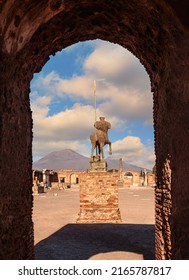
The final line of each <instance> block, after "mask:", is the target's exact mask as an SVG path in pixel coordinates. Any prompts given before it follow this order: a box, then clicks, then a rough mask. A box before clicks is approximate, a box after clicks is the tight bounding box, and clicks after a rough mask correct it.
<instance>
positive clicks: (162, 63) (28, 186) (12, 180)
mask: <svg viewBox="0 0 189 280" xmlns="http://www.w3.org/2000/svg"><path fill="white" fill-rule="evenodd" d="M188 10H189V3H188V1H187V0H182V1H177V0H175V1H171V0H132V1H130V0H117V1H114V0H110V1H104V0H98V1H92V0H80V1H73V0H69V1H67V0H56V1H55V0H48V1H47V0H41V1H37V0H33V1H31V0H23V1H20V0H17V1H11V0H0V61H1V63H0V93H1V94H0V145H1V147H0V151H1V156H0V160H1V164H0V166H1V177H0V259H34V258H35V256H34V231H33V222H32V208H33V196H32V112H31V109H30V102H29V93H30V81H31V79H32V77H33V75H34V73H37V72H39V71H40V70H41V68H42V67H43V65H44V64H45V63H46V62H47V61H48V59H49V56H50V55H53V54H55V53H56V52H57V51H60V50H62V49H63V48H65V47H67V46H70V45H72V44H74V43H77V42H79V41H85V40H92V39H97V38H98V39H102V40H106V41H109V42H112V43H117V44H119V45H121V46H123V47H124V48H126V49H128V50H129V51H130V52H132V53H133V54H134V55H135V56H136V57H137V58H138V59H139V60H140V62H141V64H143V65H144V67H145V69H146V71H147V73H148V75H149V77H150V80H151V91H152V94H153V100H154V106H153V117H154V131H155V153H156V170H157V186H156V189H155V198H156V199H155V208H156V214H155V215H156V226H155V227H156V233H155V242H156V259H189V193H188V182H189V172H188V169H189V145H188V142H189V141H188V140H189V124H188V123H189V122H188V119H189V109H188V104H189V80H188V68H189V56H188V53H189V17H188ZM125 103H126V101H125ZM126 107H127V104H126V105H125V108H126ZM128 176H129V175H128Z"/></svg>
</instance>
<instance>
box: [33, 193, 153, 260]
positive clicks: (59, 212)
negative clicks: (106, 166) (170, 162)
mask: <svg viewBox="0 0 189 280" xmlns="http://www.w3.org/2000/svg"><path fill="white" fill-rule="evenodd" d="M119 208H120V211H121V217H122V223H119V224H76V223H75V221H76V220H77V217H78V213H79V189H77V188H73V189H66V190H61V191H52V190H51V191H48V193H46V194H40V195H38V196H35V197H34V211H33V221H34V236H35V258H36V259H44V260H48V259H52V260H87V259H91V260H104V259H105V260H112V259H113V260H114V259H116V260H119V259H120V260H137V259H138V260H141V259H148V260H149V259H154V217H155V215H154V189H152V188H135V189H120V190H119Z"/></svg>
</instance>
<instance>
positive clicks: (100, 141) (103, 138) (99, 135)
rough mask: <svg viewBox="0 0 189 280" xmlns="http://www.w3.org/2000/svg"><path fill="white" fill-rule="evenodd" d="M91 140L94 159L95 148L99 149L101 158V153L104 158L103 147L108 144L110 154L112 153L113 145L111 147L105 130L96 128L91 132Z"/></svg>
mask: <svg viewBox="0 0 189 280" xmlns="http://www.w3.org/2000/svg"><path fill="white" fill-rule="evenodd" d="M90 140H91V144H92V149H91V160H93V154H94V150H95V148H97V149H98V156H99V159H100V155H101V156H102V160H104V150H103V147H104V146H105V145H106V144H108V145H109V154H110V155H111V154H112V147H111V142H110V141H109V140H108V138H107V135H106V133H105V132H103V131H101V130H95V131H93V132H92V133H91V135H90Z"/></svg>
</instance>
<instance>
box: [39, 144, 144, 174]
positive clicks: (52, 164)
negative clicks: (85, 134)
mask: <svg viewBox="0 0 189 280" xmlns="http://www.w3.org/2000/svg"><path fill="white" fill-rule="evenodd" d="M106 161H107V165H108V170H109V169H119V160H117V159H111V158H110V157H108V158H107V159H106ZM89 162H90V158H88V157H85V156H82V155H80V154H79V153H76V152H74V151H72V150H70V149H65V150H62V151H57V152H52V153H50V154H48V155H46V156H45V157H43V158H41V159H40V160H38V161H35V162H34V163H33V168H34V169H35V170H42V169H52V170H59V169H73V170H77V171H85V170H87V169H90V163H89ZM141 169H143V168H142V167H139V166H135V165H132V164H129V163H126V162H124V161H123V170H133V171H134V170H135V171H140V170H141Z"/></svg>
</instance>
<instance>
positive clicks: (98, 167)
mask: <svg viewBox="0 0 189 280" xmlns="http://www.w3.org/2000/svg"><path fill="white" fill-rule="evenodd" d="M90 166H91V170H90V172H105V171H107V163H106V161H105V160H104V161H97V162H95V161H90Z"/></svg>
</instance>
